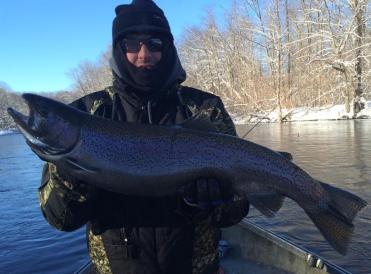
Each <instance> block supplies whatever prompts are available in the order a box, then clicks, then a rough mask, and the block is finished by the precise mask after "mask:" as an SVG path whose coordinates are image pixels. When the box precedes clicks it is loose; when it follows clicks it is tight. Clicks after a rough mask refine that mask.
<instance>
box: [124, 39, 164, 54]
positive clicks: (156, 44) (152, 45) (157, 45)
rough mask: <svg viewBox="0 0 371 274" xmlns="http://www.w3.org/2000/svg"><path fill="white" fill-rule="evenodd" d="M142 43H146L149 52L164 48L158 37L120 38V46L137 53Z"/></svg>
mask: <svg viewBox="0 0 371 274" xmlns="http://www.w3.org/2000/svg"><path fill="white" fill-rule="evenodd" d="M143 45H146V47H147V49H148V50H149V51H150V52H159V51H162V50H163V48H164V42H163V41H162V40H161V39H160V38H152V37H151V38H147V39H135V38H125V39H122V46H123V48H124V49H125V50H126V52H129V53H138V52H139V51H140V49H141V48H142V46H143Z"/></svg>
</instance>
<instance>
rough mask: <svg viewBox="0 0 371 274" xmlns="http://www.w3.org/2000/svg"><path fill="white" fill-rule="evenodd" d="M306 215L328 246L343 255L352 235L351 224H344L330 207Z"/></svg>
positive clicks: (352, 227) (342, 219)
mask: <svg viewBox="0 0 371 274" xmlns="http://www.w3.org/2000/svg"><path fill="white" fill-rule="evenodd" d="M307 214H308V216H309V217H310V218H311V220H312V221H313V223H314V224H315V225H316V226H317V228H318V229H319V231H321V233H322V235H323V236H324V237H325V239H326V240H327V241H328V242H329V243H330V245H331V246H333V247H334V248H335V249H336V250H337V251H338V252H339V253H340V254H342V255H345V254H346V253H347V248H348V245H349V241H350V239H351V237H352V234H353V229H354V226H353V224H351V223H348V222H346V221H345V220H344V218H342V216H339V215H338V212H337V211H334V210H333V209H332V208H330V207H329V208H328V209H327V210H325V211H320V212H307Z"/></svg>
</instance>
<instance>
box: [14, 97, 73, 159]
mask: <svg viewBox="0 0 371 274" xmlns="http://www.w3.org/2000/svg"><path fill="white" fill-rule="evenodd" d="M22 98H23V99H24V100H25V102H26V104H27V106H28V111H29V113H28V115H25V114H23V113H21V112H19V111H17V110H15V109H14V108H8V109H7V111H8V113H9V115H10V116H11V117H12V118H13V120H14V122H15V123H16V125H17V127H18V129H19V130H20V132H21V133H22V134H23V136H24V137H25V139H26V143H27V144H28V145H29V146H30V147H31V149H32V150H33V151H34V152H35V153H36V154H37V155H38V156H39V157H40V158H41V159H43V160H44V159H46V158H47V157H48V156H51V155H59V154H64V153H66V151H68V150H70V149H71V147H72V146H73V145H74V144H75V141H76V138H77V137H76V136H75V131H74V129H73V127H72V128H71V127H69V124H68V121H66V120H65V119H63V117H62V116H60V115H58V113H56V112H55V109H56V107H57V106H58V104H60V105H63V104H62V103H59V102H56V101H54V100H52V99H49V98H45V97H43V96H39V95H35V94H31V93H25V94H22ZM65 131H68V132H72V134H70V135H68V136H67V137H70V138H68V139H66V138H63V137H64V136H63V134H64V133H65Z"/></svg>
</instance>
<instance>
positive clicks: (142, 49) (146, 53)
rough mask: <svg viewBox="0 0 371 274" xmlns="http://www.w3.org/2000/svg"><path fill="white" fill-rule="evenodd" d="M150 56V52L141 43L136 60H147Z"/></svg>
mask: <svg viewBox="0 0 371 274" xmlns="http://www.w3.org/2000/svg"><path fill="white" fill-rule="evenodd" d="M150 56H151V52H150V51H149V49H148V48H147V46H146V44H143V43H141V45H140V50H139V52H138V58H141V59H147V58H148V57H150Z"/></svg>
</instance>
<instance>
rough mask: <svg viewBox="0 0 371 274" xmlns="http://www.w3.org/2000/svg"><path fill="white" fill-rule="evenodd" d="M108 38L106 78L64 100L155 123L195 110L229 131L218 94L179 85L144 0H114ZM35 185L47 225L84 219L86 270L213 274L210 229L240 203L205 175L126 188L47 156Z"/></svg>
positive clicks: (165, 41)
mask: <svg viewBox="0 0 371 274" xmlns="http://www.w3.org/2000/svg"><path fill="white" fill-rule="evenodd" d="M112 38H113V40H112V47H113V52H112V62H111V67H112V70H113V75H114V80H113V86H112V87H109V88H107V89H105V90H103V91H98V92H94V93H92V94H89V95H87V96H85V97H83V98H81V99H79V100H77V101H75V102H74V103H72V106H74V107H76V108H79V109H80V110H83V111H86V112H89V113H91V114H92V115H98V116H102V117H105V118H107V119H111V120H115V121H128V122H134V123H143V124H156V125H173V124H177V123H180V122H182V121H185V120H187V119H189V118H190V117H192V116H193V115H194V114H196V113H202V116H203V117H204V116H205V117H207V118H208V120H209V121H210V123H212V124H213V125H214V127H215V128H216V129H218V130H219V131H220V132H223V133H226V134H232V135H235V134H236V132H235V128H234V125H233V122H232V120H231V118H230V117H229V116H228V114H227V112H226V111H225V109H224V106H223V104H222V102H221V100H220V99H219V98H218V97H216V96H214V95H212V94H209V93H206V92H202V91H200V90H197V89H193V88H190V87H185V86H181V85H180V84H181V83H182V82H183V81H184V80H185V77H186V76H185V72H184V70H183V68H182V66H181V64H180V61H179V58H178V55H177V52H176V49H175V47H174V43H173V36H172V34H171V31H170V27H169V24H168V22H167V19H166V17H165V15H164V13H163V11H162V10H161V9H160V8H159V7H158V6H157V5H156V4H155V3H154V2H153V1H150V0H141V1H140V0H134V1H133V2H132V3H131V4H129V5H120V6H118V7H117V8H116V18H115V19H114V21H113V28H112ZM123 168H124V167H123ZM154 183H155V182H154ZM39 192H40V204H41V210H42V212H43V214H44V216H45V218H46V219H47V221H48V222H49V223H50V224H51V225H52V226H54V227H56V228H58V229H60V230H64V231H72V230H75V229H77V228H79V227H81V226H82V225H84V224H87V241H88V249H89V255H90V257H91V259H92V262H93V265H94V270H92V271H95V272H96V273H135V274H146V273H148V274H159V273H205V274H206V273H217V272H218V264H219V260H218V252H217V251H218V250H217V245H218V241H219V239H220V228H221V227H226V226H230V225H233V224H236V223H238V222H239V221H240V220H241V219H242V217H243V216H245V215H246V214H247V212H248V208H249V205H248V203H247V201H245V200H242V199H239V198H238V197H232V196H231V195H230V194H228V190H227V189H221V187H220V186H219V182H218V181H217V180H216V179H215V178H200V179H199V180H197V181H196V182H189V184H187V185H186V186H185V187H183V188H182V189H180V190H179V195H177V196H176V197H163V198H149V197H132V196H126V195H122V194H118V193H112V192H108V191H105V190H103V189H98V188H94V187H92V186H91V185H89V182H81V181H77V180H76V179H74V178H72V177H71V176H70V175H69V174H68V171H65V170H63V169H62V168H58V167H56V166H54V165H52V164H47V165H46V166H45V168H44V170H43V176H42V185H41V187H40V189H39ZM231 198H233V199H231Z"/></svg>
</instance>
